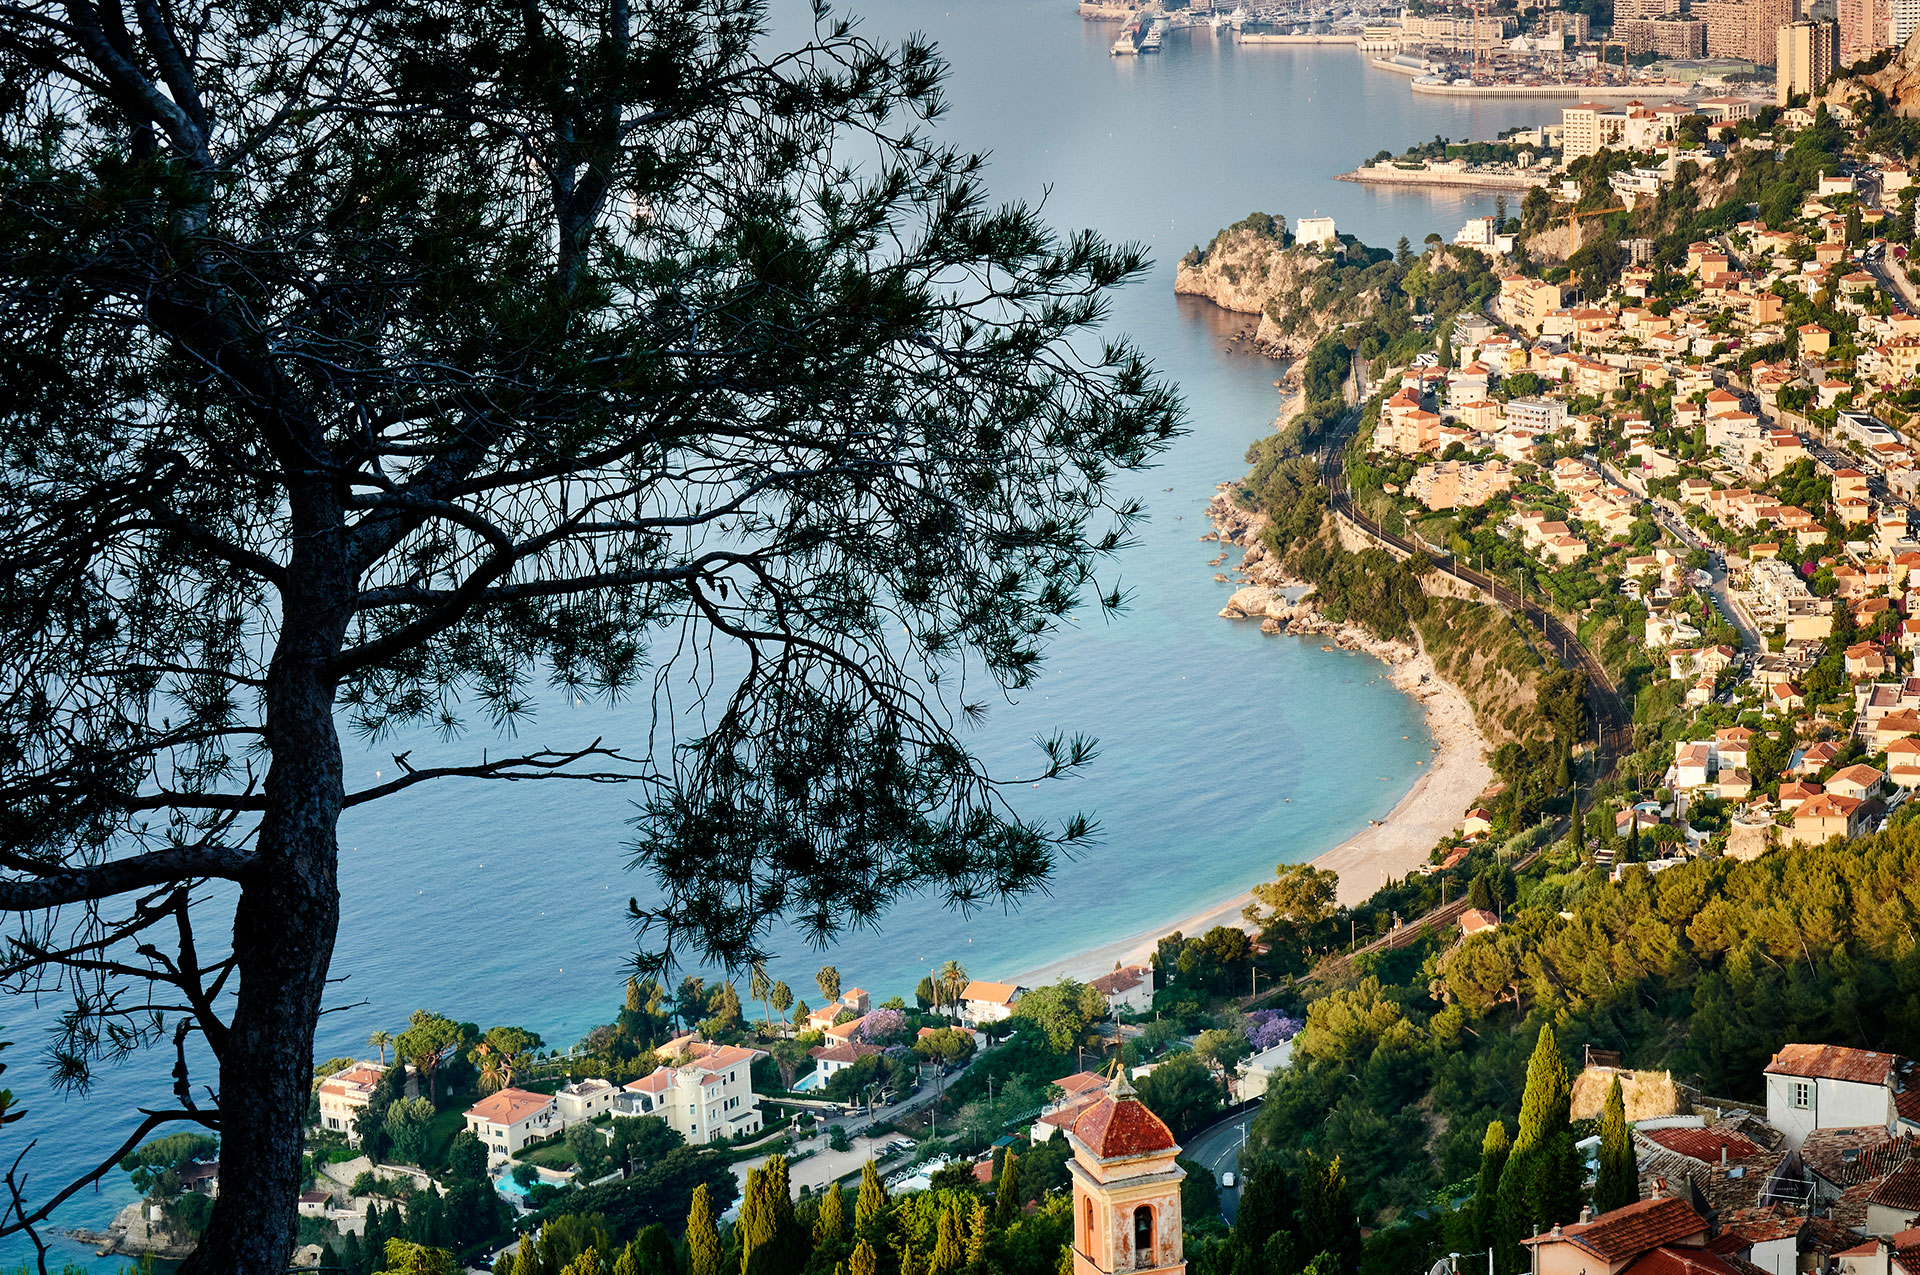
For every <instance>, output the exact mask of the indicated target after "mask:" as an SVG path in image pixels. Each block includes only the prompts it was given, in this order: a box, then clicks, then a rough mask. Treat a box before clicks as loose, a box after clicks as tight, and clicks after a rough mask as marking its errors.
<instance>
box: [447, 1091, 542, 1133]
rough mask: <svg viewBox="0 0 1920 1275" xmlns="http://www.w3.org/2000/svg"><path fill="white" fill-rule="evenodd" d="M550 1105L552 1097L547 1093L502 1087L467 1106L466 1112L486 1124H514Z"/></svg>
mask: <svg viewBox="0 0 1920 1275" xmlns="http://www.w3.org/2000/svg"><path fill="white" fill-rule="evenodd" d="M552 1105H553V1099H552V1098H551V1097H550V1096H548V1095H547V1094H543V1093H529V1092H527V1091H526V1090H525V1089H502V1090H501V1091H500V1092H498V1093H495V1094H490V1095H488V1096H487V1097H485V1098H482V1099H481V1100H480V1101H479V1102H476V1103H474V1104H473V1105H472V1106H471V1107H468V1108H467V1114H468V1115H470V1116H472V1117H474V1118H475V1119H476V1120H485V1121H486V1122H487V1123H488V1124H504V1125H515V1124H519V1123H520V1122H521V1121H522V1120H525V1119H526V1118H527V1117H528V1116H533V1115H538V1114H539V1113H540V1112H542V1111H545V1110H546V1109H547V1108H548V1107H551V1106H552Z"/></svg>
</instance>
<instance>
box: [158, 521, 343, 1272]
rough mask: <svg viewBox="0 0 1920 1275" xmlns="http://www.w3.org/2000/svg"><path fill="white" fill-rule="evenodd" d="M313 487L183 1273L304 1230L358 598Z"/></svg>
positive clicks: (270, 687) (297, 551)
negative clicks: (348, 654)
mask: <svg viewBox="0 0 1920 1275" xmlns="http://www.w3.org/2000/svg"><path fill="white" fill-rule="evenodd" d="M316 486H317V485H303V486H301V487H296V488H295V490H294V493H293V496H292V500H291V502H290V504H291V513H292V519H291V522H292V527H291V530H292V532H293V535H292V536H291V537H290V539H291V542H292V544H293V545H294V549H293V551H292V554H291V561H290V563H289V565H288V569H287V582H286V585H285V587H284V589H283V590H282V617H281V623H282V628H281V634H280V640H279V644H278V646H277V648H276V649H275V652H274V658H273V663H272V666H271V668H270V669H269V671H268V674H267V686H266V739H267V745H268V747H269V749H270V750H271V754H272V761H271V763H270V764H269V767H268V770H267V775H266V781H265V784H264V789H263V790H264V793H265V797H266V810H265V812H264V813H263V814H262V816H261V821H260V828H259V836H258V841H257V846H256V856H257V863H256V865H255V866H254V867H253V868H252V869H251V870H250V871H249V873H248V875H247V877H246V879H245V880H244V881H243V882H242V883H241V891H240V901H239V904H238V906H237V907H236V908H235V910H234V925H233V954H234V957H235V960H236V962H237V964H238V980H239V987H238V993H237V996H236V999H235V1004H234V1007H233V1013H232V1016H231V1019H230V1021H229V1024H228V1030H227V1033H226V1039H225V1041H224V1042H223V1045H222V1049H221V1051H220V1052H221V1063H220V1113H221V1128H220V1194H219V1196H218V1197H217V1199H216V1200H215V1202H214V1207H213V1213H212V1216H211V1217H210V1219H209V1220H208V1224H207V1229H206V1232H205V1234H204V1235H203V1236H202V1238H201V1241H200V1245H199V1247H198V1248H197V1249H196V1250H195V1251H194V1254H193V1256H192V1257H190V1258H188V1259H187V1260H186V1261H185V1262H184V1263H183V1264H182V1265H181V1267H180V1275H242V1273H244V1275H271V1273H275V1272H280V1271H284V1270H286V1269H287V1266H288V1264H289V1261H290V1259H291V1256H292V1253H293V1242H294V1239H295V1237H296V1235H297V1233H298V1216H297V1213H298V1200H299V1194H300V1187H301V1177H300V1155H301V1151H302V1149H303V1145H304V1142H305V1125H306V1115H307V1098H308V1091H309V1088H310V1086H311V1084H312V1079H313V1033H314V1028H315V1025H316V1024H317V1023H318V1021H319V1014H320V1002H321V997H322V995H323V994H324V992H325V990H326V980H327V969H328V965H329V963H330V962H331V960H332V959H333V944H334V938H335V935H336V934H337V933H338V931H339V926H340V889H339V841H338V825H339V821H340V811H341V809H342V805H343V799H344V778H343V774H342V764H341V756H340V737H339V734H338V733H337V731H336V730H335V728H334V718H333V710H334V702H333V701H334V689H335V688H334V681H333V675H332V672H331V666H332V663H333V661H334V659H335V658H336V657H337V656H338V654H339V652H340V649H341V643H342V641H343V639H344V636H345V633H346V624H347V617H348V615H349V614H350V611H351V601H350V600H351V599H352V598H353V596H354V594H353V590H352V587H351V580H350V577H349V573H348V571H347V568H346V564H345V559H344V556H343V555H342V553H341V538H340V534H339V533H340V528H341V526H342V522H343V520H342V516H341V510H340V508H339V506H338V504H337V502H336V501H335V500H334V499H333V498H332V495H331V493H329V492H326V491H325V490H323V489H318V490H317V489H316Z"/></svg>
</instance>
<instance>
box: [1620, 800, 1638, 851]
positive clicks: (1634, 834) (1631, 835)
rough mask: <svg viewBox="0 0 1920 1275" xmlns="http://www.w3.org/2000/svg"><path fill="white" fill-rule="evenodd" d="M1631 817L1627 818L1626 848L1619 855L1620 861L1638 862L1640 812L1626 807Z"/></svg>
mask: <svg viewBox="0 0 1920 1275" xmlns="http://www.w3.org/2000/svg"><path fill="white" fill-rule="evenodd" d="M1628 810H1629V813H1631V814H1632V815H1633V818H1631V819H1629V820H1627V850H1626V853H1625V854H1623V855H1621V856H1620V862H1622V863H1638V862H1640V812H1639V811H1637V810H1633V809H1632V808H1631V807H1629V808H1628Z"/></svg>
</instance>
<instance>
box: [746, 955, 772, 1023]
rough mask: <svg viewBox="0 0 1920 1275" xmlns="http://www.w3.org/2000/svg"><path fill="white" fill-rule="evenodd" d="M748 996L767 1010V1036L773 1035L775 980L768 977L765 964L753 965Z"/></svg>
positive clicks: (756, 962)
mask: <svg viewBox="0 0 1920 1275" xmlns="http://www.w3.org/2000/svg"><path fill="white" fill-rule="evenodd" d="M747 994H748V995H750V996H752V997H753V999H755V1000H757V1001H759V1002H760V1004H761V1005H762V1006H764V1007H765V1008H766V1011H767V1013H766V1023H767V1035H769V1036H771V1035H773V1005H772V1000H773V980H772V979H770V978H768V977H767V967H766V965H765V964H764V963H763V962H760V961H755V962H754V963H753V969H752V971H751V972H750V974H749V976H748V979H747Z"/></svg>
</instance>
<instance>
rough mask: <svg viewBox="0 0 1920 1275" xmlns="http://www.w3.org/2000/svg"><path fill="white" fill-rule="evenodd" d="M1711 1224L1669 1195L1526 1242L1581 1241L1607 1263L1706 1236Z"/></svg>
mask: <svg viewBox="0 0 1920 1275" xmlns="http://www.w3.org/2000/svg"><path fill="white" fill-rule="evenodd" d="M1706 1229H1707V1223H1706V1221H1705V1219H1703V1218H1702V1217H1701V1216H1700V1215H1699V1214H1698V1213H1695V1212H1694V1211H1693V1207H1692V1206H1691V1205H1689V1204H1688V1203H1687V1202H1686V1201H1685V1200H1681V1199H1675V1198H1671V1197H1670V1198H1667V1199H1660V1200H1639V1201H1636V1202H1635V1203H1633V1204H1629V1205H1627V1206H1625V1207H1624V1208H1618V1209H1614V1210H1612V1211H1611V1212H1608V1213H1602V1214H1601V1215H1600V1216H1599V1217H1597V1218H1595V1219H1593V1221H1591V1222H1575V1223H1573V1224H1572V1225H1571V1226H1563V1227H1561V1228H1560V1233H1559V1235H1557V1236H1556V1235H1554V1234H1553V1233H1551V1232H1548V1233H1546V1234H1544V1235H1536V1236H1533V1237H1532V1238H1531V1239H1525V1240H1522V1241H1520V1242H1521V1243H1522V1244H1544V1243H1548V1242H1551V1241H1554V1240H1566V1241H1569V1242H1571V1243H1574V1244H1578V1245H1579V1246H1580V1247H1581V1248H1584V1249H1586V1250H1587V1251H1588V1252H1590V1253H1592V1254H1593V1255H1594V1256H1596V1257H1598V1258H1599V1259H1600V1260H1601V1261H1603V1262H1608V1263H1613V1262H1624V1261H1627V1260H1628V1259H1630V1258H1632V1257H1634V1256H1635V1255H1636V1254H1640V1253H1645V1252H1647V1251H1648V1250H1649V1249H1653V1248H1658V1247H1659V1246H1660V1245H1662V1244H1671V1243H1673V1242H1674V1241H1676V1240H1684V1239H1686V1238H1688V1237H1689V1236H1693V1235H1703V1234H1704V1233H1705V1232H1706Z"/></svg>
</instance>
